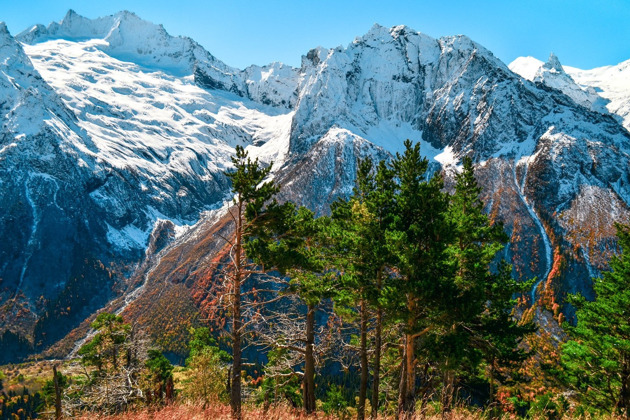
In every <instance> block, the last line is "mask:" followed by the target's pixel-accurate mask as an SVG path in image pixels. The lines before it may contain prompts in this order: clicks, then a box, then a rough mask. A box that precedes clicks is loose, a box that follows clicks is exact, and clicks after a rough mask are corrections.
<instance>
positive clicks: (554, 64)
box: [543, 53, 564, 73]
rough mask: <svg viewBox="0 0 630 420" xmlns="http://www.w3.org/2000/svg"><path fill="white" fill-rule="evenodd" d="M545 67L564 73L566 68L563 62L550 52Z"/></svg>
mask: <svg viewBox="0 0 630 420" xmlns="http://www.w3.org/2000/svg"><path fill="white" fill-rule="evenodd" d="M543 67H544V68H545V69H547V70H554V71H556V72H558V73H564V68H563V67H562V64H560V60H559V59H558V57H557V56H556V55H555V54H554V53H551V54H549V59H548V60H547V62H546V63H545V64H544V65H543Z"/></svg>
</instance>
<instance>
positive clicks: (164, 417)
mask: <svg viewBox="0 0 630 420" xmlns="http://www.w3.org/2000/svg"><path fill="white" fill-rule="evenodd" d="M243 418H244V419H246V420H307V419H309V420H313V419H317V420H319V419H327V420H335V419H339V417H336V416H333V415H326V414H324V413H322V412H317V413H315V414H313V415H311V416H307V415H305V414H304V413H303V412H302V411H301V410H296V409H293V408H291V407H287V406H276V407H272V408H270V409H269V410H266V411H265V410H264V409H263V408H261V407H243ZM353 418H355V416H346V417H345V418H343V419H353ZM393 418H394V417H391V416H379V417H378V420H389V419H393ZM482 418H487V417H485V416H483V413H482V412H480V411H479V412H475V411H469V410H455V411H453V412H452V413H450V414H448V415H446V416H442V414H434V415H425V416H420V415H416V416H414V417H413V418H411V419H409V420H420V419H427V420H438V419H440V420H444V419H448V420H468V419H473V420H474V419H482ZM506 418H508V417H506ZM81 419H82V420H88V419H89V420H92V419H100V420H123V419H124V420H230V419H231V416H230V406H229V405H221V404H218V405H214V406H212V407H209V408H206V409H204V408H203V407H200V406H198V405H192V404H181V405H171V406H167V407H163V408H161V409H159V410H148V409H145V410H142V411H137V412H128V413H124V414H118V415H115V416H103V415H97V414H93V413H89V414H86V415H84V416H83V417H81Z"/></svg>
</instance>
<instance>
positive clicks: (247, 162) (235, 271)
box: [226, 146, 278, 419]
mask: <svg viewBox="0 0 630 420" xmlns="http://www.w3.org/2000/svg"><path fill="white" fill-rule="evenodd" d="M232 163H233V164H234V169H233V170H232V171H229V172H227V173H226V175H227V177H228V178H230V180H231V181H232V192H233V193H234V200H233V207H232V208H231V209H230V215H231V216H232V220H233V222H234V237H233V240H232V241H231V242H230V244H229V245H230V254H229V255H230V264H229V265H230V267H229V271H228V272H227V274H226V280H227V284H226V285H227V289H228V290H227V295H228V296H229V298H230V299H229V300H230V312H231V317H232V325H231V331H230V333H231V338H232V374H231V388H230V405H231V408H232V417H233V418H235V419H241V418H242V411H241V370H242V366H243V362H242V349H241V345H242V338H243V333H244V330H243V327H244V325H243V313H242V307H241V305H242V293H243V290H242V288H243V286H244V283H245V281H246V280H247V279H248V278H249V277H250V276H251V275H252V274H255V273H256V272H258V271H259V270H256V269H254V268H253V267H252V266H251V264H249V263H248V259H247V255H246V252H245V247H246V246H247V245H248V244H247V243H248V242H249V241H250V238H252V235H254V233H255V232H256V233H258V234H259V235H260V234H263V233H265V232H266V231H265V230H264V229H261V227H262V226H265V225H267V226H268V225H273V223H274V222H273V221H272V220H273V217H272V216H273V215H274V214H275V211H276V209H277V208H278V205H277V203H276V202H275V200H273V201H272V199H273V197H274V195H275V194H276V193H277V192H278V187H276V186H275V185H274V183H273V182H271V181H268V182H263V181H264V180H265V178H266V177H267V175H269V172H270V171H271V165H269V166H267V167H266V168H263V167H262V165H261V164H260V163H259V162H258V159H255V160H253V161H252V160H251V158H249V157H248V156H247V152H246V151H245V149H243V147H241V146H236V155H235V156H233V157H232ZM256 243H258V244H260V243H265V241H257V242H256ZM252 246H254V245H252Z"/></svg>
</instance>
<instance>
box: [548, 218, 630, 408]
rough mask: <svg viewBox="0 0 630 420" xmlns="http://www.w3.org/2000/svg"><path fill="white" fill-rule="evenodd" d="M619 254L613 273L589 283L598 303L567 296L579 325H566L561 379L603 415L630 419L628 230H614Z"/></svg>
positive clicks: (629, 229)
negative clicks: (566, 334) (616, 413)
mask: <svg viewBox="0 0 630 420" xmlns="http://www.w3.org/2000/svg"><path fill="white" fill-rule="evenodd" d="M616 228H617V238H618V244H619V247H620V248H621V254H620V255H619V256H614V257H613V258H612V259H611V261H610V268H611V271H608V272H605V273H603V275H602V277H601V278H598V279H593V289H594V291H595V295H596V299H595V300H594V301H592V302H589V301H587V300H586V299H585V298H584V297H583V296H581V295H572V296H569V298H568V301H569V303H571V304H572V305H574V306H575V308H576V317H577V325H576V326H569V325H566V329H567V331H568V332H569V334H570V336H571V340H569V341H568V342H567V343H565V344H564V345H563V346H562V357H561V360H562V365H563V367H564V368H565V379H566V380H567V382H568V383H569V384H570V385H571V386H572V387H573V388H574V389H576V390H577V391H578V393H579V394H578V395H579V398H580V399H582V401H583V402H584V403H586V404H588V405H590V406H592V407H595V408H597V409H599V410H603V411H608V412H610V411H613V410H615V411H617V412H618V413H620V414H622V415H625V416H626V418H627V417H629V416H630V318H629V317H628V308H630V287H628V285H629V284H630V257H629V255H630V254H629V252H630V226H627V225H621V224H616Z"/></svg>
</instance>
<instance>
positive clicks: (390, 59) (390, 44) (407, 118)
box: [125, 26, 630, 350]
mask: <svg viewBox="0 0 630 420" xmlns="http://www.w3.org/2000/svg"><path fill="white" fill-rule="evenodd" d="M299 73H300V83H299V86H298V100H297V102H296V105H295V114H294V116H293V118H292V123H291V133H290V147H289V152H288V156H287V159H286V161H285V162H284V165H283V166H282V167H281V168H280V169H279V170H278V171H277V172H276V174H275V175H274V176H275V178H276V180H278V181H279V182H280V183H281V184H282V188H283V190H282V193H281V195H282V196H283V197H284V198H287V199H291V200H293V201H296V202H298V203H301V204H304V205H307V206H309V207H311V208H313V209H315V210H316V211H318V212H326V209H327V205H328V204H329V203H330V202H331V201H332V200H334V199H335V198H336V197H338V196H343V195H346V194H349V193H350V191H351V188H352V186H353V182H354V172H355V162H356V159H357V158H358V157H363V156H366V155H370V156H372V157H374V158H376V159H379V158H387V157H388V155H389V154H391V153H394V152H396V151H399V150H400V148H401V145H402V139H404V138H411V139H413V140H416V141H417V140H422V141H423V145H422V150H423V152H424V153H425V155H426V156H427V157H429V158H430V159H431V162H432V166H433V168H434V169H439V168H440V166H441V167H442V168H443V170H444V171H445V174H446V177H447V182H448V180H449V177H450V175H451V174H452V173H453V171H455V170H456V165H457V163H458V162H459V160H460V159H461V157H462V156H464V155H466V154H470V155H472V156H474V158H475V160H476V161H477V171H478V178H479V180H480V181H481V183H482V185H483V186H484V200H485V201H486V203H487V210H488V212H489V213H490V214H491V215H492V217H493V219H495V220H501V221H503V222H504V223H505V226H506V230H507V231H508V233H509V235H510V237H511V242H510V244H509V246H508V247H507V248H506V253H505V255H506V257H508V259H510V260H511V261H512V262H513V263H514V267H515V268H514V270H515V275H516V276H518V277H520V278H523V279H526V278H532V277H534V276H537V277H538V279H539V281H538V282H537V283H536V288H535V289H533V290H532V291H531V293H530V300H531V301H537V302H539V303H540V305H542V307H547V308H549V309H550V310H551V309H553V310H554V311H555V315H558V311H559V310H560V309H559V308H562V307H561V306H558V305H555V303H556V302H560V303H561V302H562V296H563V295H564V294H565V293H566V292H567V291H569V292H575V291H581V292H583V293H584V294H586V295H589V294H590V276H591V275H594V274H596V273H597V272H598V270H600V269H602V268H604V267H605V265H604V261H606V258H607V256H608V253H609V252H610V249H611V248H610V245H611V243H614V239H613V238H614V232H613V229H612V223H611V220H610V219H609V220H605V219H604V218H603V215H605V214H608V215H613V218H616V219H623V218H624V217H626V216H627V215H628V209H627V203H628V199H629V198H630V196H629V195H628V193H629V173H628V168H629V165H628V164H629V163H630V161H629V158H630V156H629V155H628V151H629V150H630V149H629V147H630V136H629V135H628V132H627V131H626V130H624V129H623V127H621V125H619V123H618V122H617V121H616V120H615V119H614V118H612V117H611V116H609V115H603V114H601V113H599V112H593V111H592V110H591V109H590V108H589V107H584V106H582V105H579V104H577V103H576V101H575V100H573V99H572V98H571V97H568V96H567V95H565V94H564V93H562V92H561V91H559V90H557V89H550V88H549V87H547V86H546V85H544V84H543V83H538V84H535V83H531V82H529V81H525V80H523V79H521V78H520V77H518V76H517V75H515V74H514V73H512V72H511V71H510V70H509V69H508V68H507V67H506V66H505V65H504V64H503V63H501V62H500V61H499V60H497V59H496V58H495V57H493V56H492V54H491V53H490V52H489V51H487V50H486V49H484V48H483V47H481V46H479V45H478V44H476V43H474V42H473V41H471V40H469V39H468V38H466V37H448V38H444V39H439V40H435V39H432V38H429V37H427V36H425V35H423V34H420V33H417V32H415V31H412V30H410V29H409V28H406V27H394V28H391V29H387V28H382V27H379V26H375V27H374V28H372V30H370V32H368V33H367V34H366V35H365V36H363V37H360V38H357V40H355V41H354V42H353V43H352V44H350V45H349V46H348V47H347V48H345V49H344V48H336V49H333V50H326V49H322V48H319V49H315V50H311V51H310V52H308V54H306V56H304V57H303V60H302V67H301V68H300V70H299ZM620 162H621V164H620ZM594 202H597V206H594ZM226 223H228V221H223V222H221V223H220V224H215V223H213V222H210V221H207V220H206V221H204V222H202V223H200V224H199V225H197V227H196V228H195V232H196V233H195V235H194V238H196V239H185V240H183V239H182V240H181V241H180V240H176V241H175V242H174V243H173V244H172V245H171V247H170V248H168V250H167V251H165V252H167V253H169V254H170V255H178V257H177V258H173V257H167V258H165V257H162V258H160V260H159V261H156V262H155V263H154V264H153V265H150V266H149V267H147V268H146V270H145V271H142V272H143V273H145V275H146V280H145V282H146V284H149V285H150V284H154V285H159V287H160V290H164V288H166V290H173V291H174V290H179V289H180V288H181V287H186V288H188V289H189V293H190V294H191V295H192V296H203V295H204V294H203V290H204V287H205V286H204V285H206V286H207V283H206V282H207V281H208V279H211V278H212V275H213V274H212V270H211V266H210V265H207V266H205V267H202V266H197V265H195V267H197V268H195V269H194V270H192V271H187V270H186V272H185V273H183V274H182V270H183V269H184V266H186V265H185V264H184V265H182V264H181V262H182V261H186V260H189V261H190V260H194V261H203V260H212V259H213V258H216V257H217V256H218V255H220V253H218V251H217V249H220V248H217V246H219V244H215V245H214V246H213V247H210V248H209V249H211V251H207V252H206V250H205V248H204V247H200V246H195V245H194V244H195V243H196V242H197V241H199V242H198V243H203V241H205V240H208V239H209V238H212V237H213V236H212V232H213V231H214V230H215V229H218V228H219V227H220V228H221V229H226V228H227V227H226V226H225V224H226ZM201 238H206V239H201ZM193 255H194V256H195V257H194V258H191V257H192V256H193ZM208 270H210V272H208ZM175 273H179V274H177V275H176V277H177V280H174V278H173V277H172V276H173V275H175ZM164 279H166V280H164ZM169 279H170V281H171V282H172V283H171V285H170V286H168V284H169ZM149 289H151V287H149ZM147 293H149V294H148V295H147V296H156V295H157V294H156V293H151V292H147ZM173 293H174V292H173ZM178 293H179V292H178ZM161 296H164V293H162V294H161ZM140 299H142V298H140ZM202 301H203V299H201V300H200V301H198V302H197V301H195V302H196V303H194V304H197V305H199V308H200V309H201V308H202V307H203V304H202ZM142 302H144V303H143V304H142V308H144V309H142V310H140V309H139V308H140V307H135V306H134V304H133V303H132V304H131V305H130V306H128V307H127V311H126V312H125V313H127V314H128V315H129V316H131V317H137V318H135V319H145V322H149V321H147V320H146V317H144V316H143V315H142V314H143V313H144V311H145V310H147V308H148V307H152V308H153V309H152V310H153V311H156V310H157V308H159V307H161V306H166V304H167V302H166V301H160V300H159V299H158V300H155V299H153V300H147V299H146V298H145V299H143V300H142ZM149 302H150V303H149ZM147 305H148V306H147ZM565 309H566V308H565ZM569 315H570V312H569ZM537 316H538V317H539V319H541V320H542V319H551V318H552V316H554V313H550V314H546V313H543V312H542V311H541V310H540V309H539V310H538V311H537ZM149 324H150V322H149ZM169 336H170V335H169ZM172 350H175V348H172Z"/></svg>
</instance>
